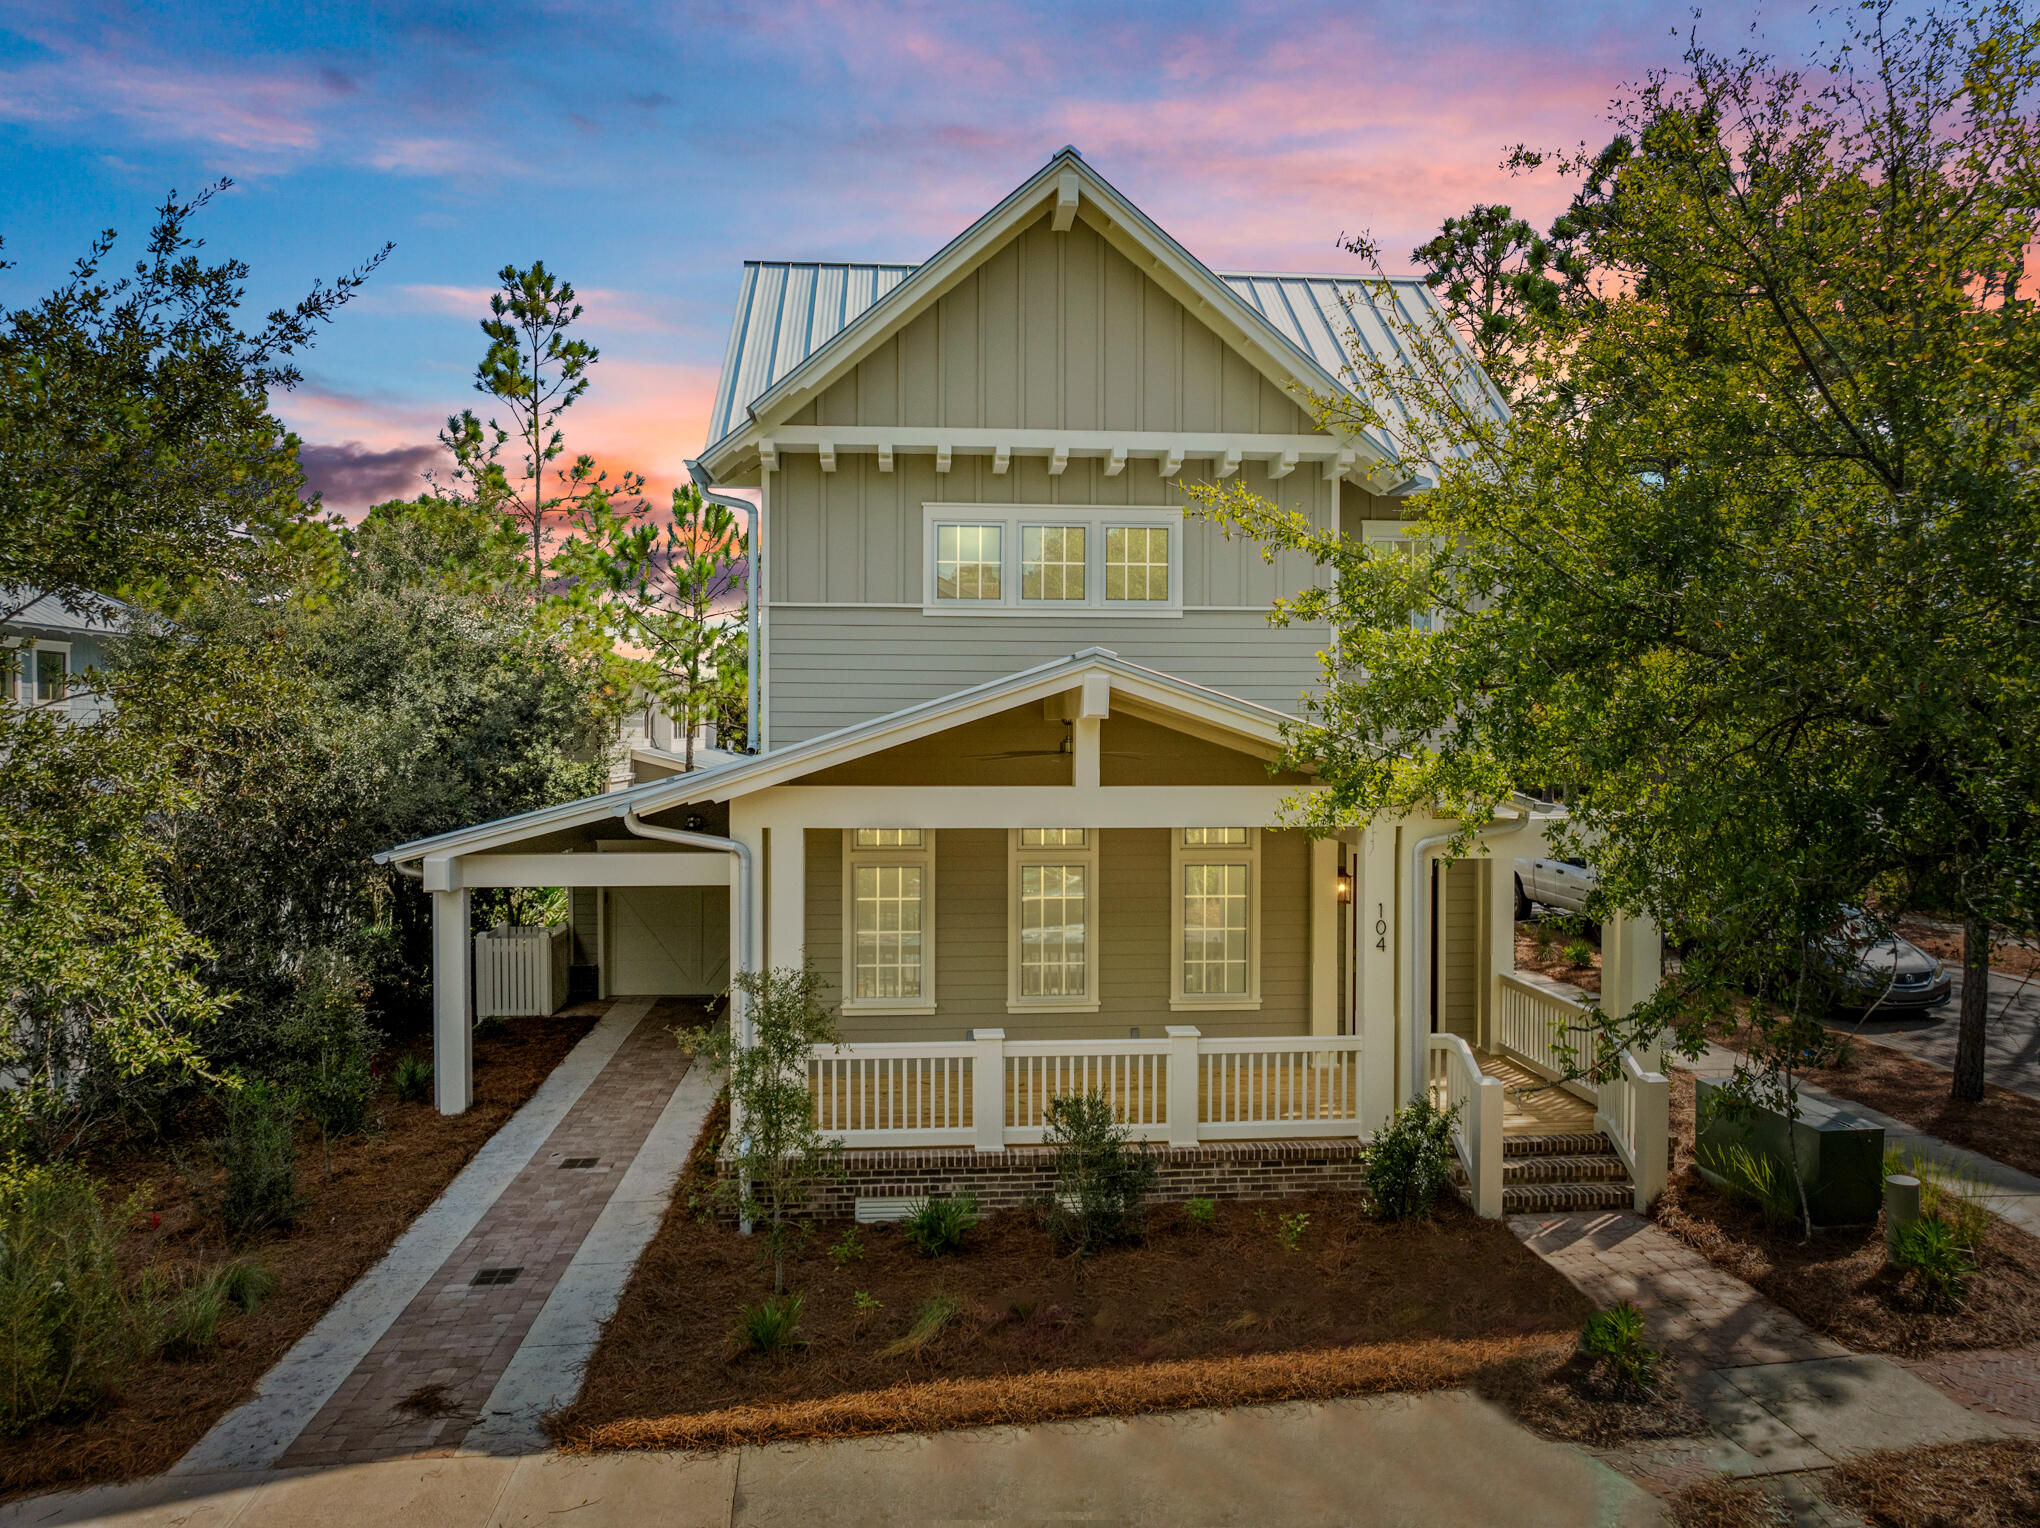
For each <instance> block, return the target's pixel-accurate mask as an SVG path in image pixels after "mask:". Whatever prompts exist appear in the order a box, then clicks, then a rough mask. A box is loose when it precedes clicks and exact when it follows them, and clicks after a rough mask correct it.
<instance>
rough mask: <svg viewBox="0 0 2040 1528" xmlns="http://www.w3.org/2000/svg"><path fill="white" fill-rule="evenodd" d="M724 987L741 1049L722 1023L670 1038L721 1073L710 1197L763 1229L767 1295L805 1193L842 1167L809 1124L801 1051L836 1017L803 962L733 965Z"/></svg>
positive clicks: (822, 1037)
mask: <svg viewBox="0 0 2040 1528" xmlns="http://www.w3.org/2000/svg"><path fill="white" fill-rule="evenodd" d="M732 985H733V986H734V987H735V988H736V990H737V991H738V992H741V993H742V994H743V995H744V998H745V1002H746V1011H747V1012H748V1013H749V1015H750V1026H751V1043H750V1045H749V1046H743V1045H740V1044H738V1043H737V1037H735V1036H733V1035H731V1033H730V1032H729V1030H728V1029H727V1028H722V1029H696V1030H688V1031H684V1032H683V1033H682V1034H681V1036H680V1043H681V1044H682V1045H683V1046H685V1047H686V1048H687V1049H688V1050H690V1051H693V1052H696V1053H697V1054H703V1055H706V1056H707V1057H708V1058H709V1059H710V1060H711V1061H712V1062H713V1063H714V1064H715V1065H717V1066H720V1067H726V1068H728V1070H729V1079H730V1081H729V1087H730V1120H731V1127H730V1128H731V1134H730V1142H729V1153H730V1164H729V1165H730V1169H731V1170H730V1171H729V1172H726V1173H724V1174H723V1175H722V1176H721V1177H719V1178H718V1179H717V1180H716V1184H715V1188H714V1190H713V1191H712V1194H711V1196H710V1197H711V1200H712V1202H713V1203H714V1204H715V1205H716V1206H717V1207H718V1208H720V1209H721V1210H722V1211H723V1212H724V1213H726V1214H733V1215H736V1216H738V1217H740V1218H741V1219H742V1220H744V1221H745V1222H747V1223H753V1224H756V1225H759V1226H760V1227H762V1228H763V1230H764V1233H765V1247H766V1250H767V1251H768V1252H769V1253H770V1254H771V1257H772V1292H773V1294H775V1295H782V1294H785V1293H786V1252H787V1249H788V1248H789V1247H791V1246H792V1245H793V1243H794V1239H795V1238H796V1237H797V1236H799V1235H801V1234H803V1233H804V1232H805V1231H806V1229H807V1203H808V1196H809V1194H810V1192H811V1191H812V1190H813V1188H814V1186H815V1185H816V1184H817V1183H821V1182H823V1181H825V1180H827V1179H829V1178H834V1177H840V1176H841V1175H842V1171H843V1148H842V1147H841V1146H839V1145H838V1144H837V1143H835V1142H834V1141H830V1140H826V1139H824V1138H823V1136H822V1133H821V1131H820V1130H819V1129H817V1128H816V1126H815V1102H814V1097H813V1095H812V1094H811V1093H809V1091H808V1056H809V1054H810V1053H811V1052H812V1051H813V1049H814V1048H815V1047H816V1046H817V1045H833V1044H834V1043H835V1042H836V1016H835V1015H834V1014H833V1013H832V1012H830V1010H829V1006H828V1004H827V1003H825V1002H824V1001H823V1000H822V993H823V990H824V989H823V982H822V978H821V976H820V974H819V973H817V972H816V971H814V970H813V969H812V968H808V969H801V968H798V967H794V966H782V967H779V968H778V969H776V970H771V971H739V972H738V973H737V974H736V976H735V978H734V979H733V983H732Z"/></svg>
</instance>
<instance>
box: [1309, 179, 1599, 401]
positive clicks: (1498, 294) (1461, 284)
mask: <svg viewBox="0 0 2040 1528" xmlns="http://www.w3.org/2000/svg"><path fill="white" fill-rule="evenodd" d="M1347 247H1348V248H1351V249H1355V250H1358V249H1359V248H1360V247H1361V241H1349V242H1348V245H1347ZM1410 260H1411V262H1412V263H1413V264H1416V265H1421V266H1423V267H1424V270H1425V276H1424V284H1425V285H1426V286H1428V287H1430V288H1431V290H1432V291H1434V292H1436V293H1437V294H1438V300H1439V302H1440V304H1441V305H1442V306H1443V307H1444V309H1445V311H1446V313H1448V314H1449V315H1450V316H1451V318H1452V321H1453V322H1454V323H1456V324H1458V325H1459V327H1460V330H1461V331H1462V332H1463V333H1464V334H1465V335H1466V338H1467V342H1468V343H1469V344H1471V345H1472V346H1473V353H1474V356H1475V357H1476V358H1477V359H1478V360H1479V361H1480V364H1481V366H1482V368H1483V369H1484V370H1485V371H1486V372H1487V374H1488V376H1489V377H1491V378H1492V379H1493V380H1494V383H1495V385H1496V386H1497V387H1499V388H1501V390H1502V391H1503V393H1504V394H1510V393H1513V392H1514V391H1515V390H1516V381H1517V378H1516V370H1517V365H1518V362H1517V357H1518V355H1519V354H1520V352H1521V350H1522V348H1523V346H1524V345H1525V344H1526V343H1527V342H1528V341H1529V338H1530V334H1531V331H1532V329H1533V328H1534V326H1535V325H1536V323H1537V321H1538V319H1539V317H1540V315H1546V314H1549V313H1550V312H1551V310H1552V308H1553V307H1554V306H1555V305H1556V304H1557V303H1558V301H1559V300H1560V295H1561V287H1560V278H1561V276H1563V275H1565V274H1567V273H1568V271H1569V270H1570V269H1571V261H1570V260H1569V259H1568V255H1567V252H1566V250H1565V249H1564V247H1563V245H1562V243H1559V242H1556V241H1554V240H1553V239H1552V238H1548V237H1547V236H1545V235H1543V234H1540V233H1539V232H1538V231H1537V230H1536V229H1535V228H1533V227H1531V226H1530V224H1529V223H1528V222H1527V221H1525V220H1524V219H1522V218H1519V217H1517V216H1516V215H1515V213H1514V212H1513V211H1512V210H1511V209H1510V208H1508V207H1506V206H1503V205H1500V204H1496V205H1492V206H1490V205H1485V204H1483V205H1480V206H1476V207H1474V208H1473V209H1472V210H1470V211H1469V212H1468V213H1467V214H1466V215H1465V216H1464V217H1457V218H1447V219H1446V220H1445V222H1444V224H1443V225H1442V226H1441V227H1440V228H1439V230H1438V232H1437V233H1436V234H1435V235H1434V236H1432V237H1431V238H1430V239H1427V240H1426V241H1425V242H1424V243H1422V244H1420V245H1418V246H1417V247H1416V248H1415V249H1413V250H1411V251H1410Z"/></svg>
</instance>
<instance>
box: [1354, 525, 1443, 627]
mask: <svg viewBox="0 0 2040 1528" xmlns="http://www.w3.org/2000/svg"><path fill="white" fill-rule="evenodd" d="M1365 536H1366V541H1367V547H1368V550H1370V551H1372V552H1377V553H1383V554H1387V555H1390V556H1396V557H1410V558H1415V557H1422V556H1425V555H1427V554H1428V553H1429V552H1430V550H1431V549H1430V547H1429V545H1428V544H1427V543H1426V542H1425V541H1424V540H1423V539H1422V538H1421V537H1417V536H1412V535H1410V534H1409V531H1408V527H1406V526H1404V525H1402V524H1400V523H1399V522H1396V521H1393V520H1370V521H1368V522H1367V526H1366V530H1365ZM1444 624H1445V612H1444V611H1442V610H1436V609H1432V608H1431V607H1429V606H1423V607H1420V608H1418V609H1415V610H1412V611H1411V612H1410V629H1411V630H1413V631H1437V630H1439V629H1440V628H1441V627H1442V626H1443V625H1444Z"/></svg>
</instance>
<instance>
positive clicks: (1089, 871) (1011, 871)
mask: <svg viewBox="0 0 2040 1528" xmlns="http://www.w3.org/2000/svg"><path fill="white" fill-rule="evenodd" d="M1060 826H1065V827H1075V826H1076V824H1075V823H1065V824H1061V825H1060ZM1024 831H1026V830H1025V829H1022V828H1008V829H1007V830H1006V1011H1007V1012H1008V1013H1096V1012H1097V1011H1098V961H1099V957H1100V956H1101V955H1102V954H1103V951H1101V950H1100V949H1099V947H1098V830H1097V829H1096V828H1084V829H1082V830H1081V831H1082V832H1083V835H1084V842H1083V846H1082V847H1081V848H1072V847H1070V846H1069V845H1066V844H1057V845H1048V846H1041V847H1024V846H1023V845H1022V844H1021V842H1020V835H1021V833H1023V832H1024ZM1027 865H1081V866H1083V867H1084V992H1083V995H1082V996H1081V997H1068V996H1065V997H1022V996H1021V994H1020V872H1021V869H1022V867H1023V866H1027Z"/></svg>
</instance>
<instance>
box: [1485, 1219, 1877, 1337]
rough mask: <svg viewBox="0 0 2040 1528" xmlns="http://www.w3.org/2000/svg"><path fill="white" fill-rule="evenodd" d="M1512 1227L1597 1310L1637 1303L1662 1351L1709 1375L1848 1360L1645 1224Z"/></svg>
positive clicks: (1523, 1223)
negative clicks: (1760, 1366) (1693, 1363)
mask: <svg viewBox="0 0 2040 1528" xmlns="http://www.w3.org/2000/svg"><path fill="white" fill-rule="evenodd" d="M1509 1227H1510V1229H1511V1230H1513V1231H1514V1232H1515V1233H1516V1234H1517V1235H1518V1236H1519V1237H1521V1238H1522V1239H1523V1241H1524V1243H1525V1245H1527V1246H1528V1247H1530V1249H1531V1250H1532V1251H1534V1252H1537V1253H1539V1254H1540V1255H1541V1256H1543V1257H1544V1259H1545V1260H1546V1261H1547V1262H1549V1263H1550V1264H1551V1265H1552V1266H1553V1267H1554V1268H1556V1269H1558V1271H1559V1272H1560V1273H1562V1274H1564V1275H1565V1276H1566V1277H1567V1278H1568V1279H1570V1280H1571V1281H1572V1282H1573V1283H1574V1284H1575V1285H1576V1286H1578V1287H1579V1289H1581V1290H1582V1291H1583V1292H1584V1293H1585V1294H1586V1295H1587V1296H1588V1297H1589V1298H1590V1299H1592V1300H1593V1301H1594V1302H1595V1303H1596V1304H1598V1305H1601V1306H1603V1307H1606V1306H1610V1305H1613V1304H1615V1303H1616V1301H1618V1300H1628V1301H1630V1302H1631V1303H1632V1304H1634V1305H1635V1306H1636V1308H1637V1309H1638V1310H1640V1311H1642V1312H1643V1314H1644V1319H1645V1321H1646V1322H1647V1323H1648V1324H1649V1326H1650V1330H1651V1336H1652V1339H1653V1342H1654V1343H1655V1345H1657V1346H1659V1347H1662V1348H1665V1349H1667V1350H1668V1351H1670V1352H1672V1353H1674V1354H1676V1355H1678V1356H1679V1357H1680V1358H1682V1359H1687V1360H1691V1361H1697V1362H1698V1363H1699V1364H1701V1365H1703V1366H1704V1367H1706V1368H1710V1369H1724V1368H1735V1367H1739V1366H1741V1365H1744V1364H1774V1363H1790V1362H1794V1361H1797V1360H1800V1359H1807V1358H1840V1357H1844V1356H1846V1355H1847V1353H1848V1351H1849V1350H1848V1349H1847V1348H1845V1347H1843V1346H1841V1344H1839V1343H1836V1342H1830V1341H1829V1340H1828V1339H1827V1338H1825V1337H1822V1336H1821V1335H1820V1334H1819V1333H1817V1332H1814V1331H1812V1330H1811V1329H1810V1328H1808V1327H1807V1326H1806V1324H1805V1323H1804V1322H1802V1321H1801V1320H1800V1319H1799V1318H1798V1317H1797V1316H1794V1315H1792V1314H1791V1313H1790V1312H1788V1311H1784V1310H1781V1309H1779V1308H1778V1307H1777V1306H1775V1305H1773V1304H1772V1303H1771V1302H1770V1301H1769V1300H1766V1299H1765V1298H1764V1297H1763V1296H1762V1295H1760V1294H1758V1293H1757V1292H1756V1291H1755V1290H1754V1289H1752V1288H1750V1286H1749V1285H1747V1284H1745V1283H1744V1282H1743V1281H1742V1280H1741V1279H1738V1278H1736V1277H1735V1276H1734V1275H1733V1274H1729V1273H1724V1272H1722V1271H1721V1270H1720V1269H1719V1268H1716V1267H1715V1266H1714V1265H1713V1264H1712V1263H1710V1262H1708V1261H1707V1259H1706V1258H1704V1257H1702V1256H1701V1255H1700V1254H1699V1253H1697V1252H1695V1251H1694V1250H1693V1249H1692V1248H1691V1247H1689V1246H1687V1245H1686V1244H1685V1243H1684V1242H1682V1241H1680V1240H1679V1239H1678V1238H1677V1237H1675V1236H1672V1235H1671V1234H1670V1233H1668V1232H1665V1231H1661V1230H1659V1229H1658V1228H1657V1227H1656V1226H1654V1225H1652V1224H1651V1223H1650V1222H1649V1221H1647V1220H1645V1219H1643V1218H1642V1217H1641V1216H1639V1215H1634V1214H1630V1213H1628V1212H1616V1211H1587V1212H1581V1213H1575V1214H1570V1215H1515V1216H1511V1217H1510V1219H1509Z"/></svg>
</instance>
